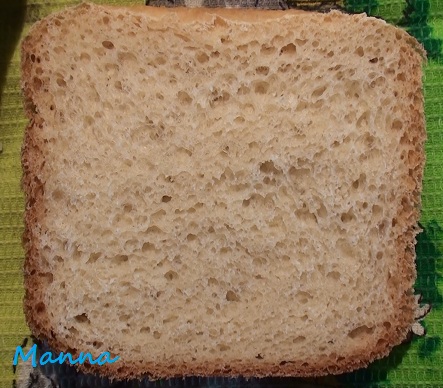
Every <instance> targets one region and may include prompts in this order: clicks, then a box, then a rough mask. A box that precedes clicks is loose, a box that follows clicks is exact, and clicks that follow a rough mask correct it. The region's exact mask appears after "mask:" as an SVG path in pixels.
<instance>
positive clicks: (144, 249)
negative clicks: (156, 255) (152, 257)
mask: <svg viewBox="0 0 443 388" xmlns="http://www.w3.org/2000/svg"><path fill="white" fill-rule="evenodd" d="M153 250H155V245H154V244H152V243H150V242H145V243H143V246H142V252H144V253H145V252H149V251H153Z"/></svg>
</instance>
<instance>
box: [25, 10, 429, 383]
mask: <svg viewBox="0 0 443 388" xmlns="http://www.w3.org/2000/svg"><path fill="white" fill-rule="evenodd" d="M79 7H96V6H91V5H88V4H83V5H81V6H79ZM103 8H106V9H109V10H112V9H113V7H103ZM131 10H132V12H140V13H147V14H149V15H150V16H151V17H152V16H153V15H154V16H155V17H158V18H159V19H161V18H173V19H175V20H176V19H178V20H179V21H181V22H191V21H194V20H198V21H199V22H201V21H208V22H209V21H212V20H213V19H214V17H220V18H222V19H224V20H226V21H228V22H232V21H235V22H239V23H241V22H263V21H268V20H274V19H278V18H281V17H286V16H287V15H290V14H295V13H301V12H304V11H296V10H290V11H263V10H237V9H236V10H233V9H210V10H206V9H187V8H174V9H173V10H170V9H162V8H155V7H132V8H131ZM328 17H329V18H331V19H332V20H334V19H337V20H340V19H341V18H343V17H344V15H342V14H341V13H339V12H332V13H330V14H329V15H328ZM348 17H349V16H348ZM353 17H355V18H364V15H355V16H353ZM51 20H52V19H51V17H49V18H47V19H45V20H43V21H40V22H39V23H37V24H36V25H35V26H34V27H33V28H32V30H31V32H30V34H29V35H28V37H27V38H26V39H25V40H24V41H23V44H22V75H23V77H22V79H23V83H22V86H23V91H24V98H25V110H26V114H27V116H28V117H29V119H30V124H29V125H28V127H27V128H26V132H25V137H24V144H23V148H22V166H23V172H24V175H23V180H22V186H23V190H24V192H25V197H26V212H25V216H24V221H25V232H24V237H23V241H24V246H25V254H26V260H25V265H24V275H25V290H26V294H25V300H24V311H25V315H26V320H27V322H28V325H29V326H30V328H31V330H32V332H33V333H34V335H36V336H37V337H38V338H41V339H45V340H47V342H48V344H49V345H50V346H51V347H52V348H53V349H54V350H55V351H63V352H68V351H69V352H71V353H72V354H74V355H76V354H78V353H79V352H80V351H84V350H83V349H73V348H72V344H70V343H69V341H68V340H67V339H66V338H60V337H59V336H57V335H56V334H55V333H54V330H53V329H54V322H53V320H52V319H51V317H50V315H49V313H48V312H47V311H46V309H45V302H44V300H45V287H46V286H47V282H48V279H49V278H50V277H51V276H52V275H51V271H50V266H49V264H48V263H47V262H45V261H44V260H43V259H42V255H41V252H40V251H39V246H40V245H41V244H39V236H40V235H41V230H40V227H41V222H42V220H44V218H45V203H44V198H43V193H44V181H42V168H43V166H44V163H45V160H44V153H43V149H44V144H43V143H42V140H41V138H40V137H39V136H38V131H39V130H41V129H42V128H43V126H44V125H45V122H44V119H43V118H42V117H41V116H40V115H39V113H38V107H37V108H36V107H35V105H34V102H35V94H36V93H37V92H38V91H36V90H34V88H33V86H32V79H31V67H32V66H33V65H34V62H33V58H32V53H33V52H35V50H38V45H39V41H40V39H41V37H42V36H43V34H44V33H45V29H46V28H48V26H49V24H50V21H51ZM380 23H383V22H380ZM398 33H400V34H404V36H405V38H406V39H407V40H408V41H409V43H410V45H411V47H412V50H411V52H409V53H403V54H404V56H405V58H404V59H405V60H407V61H408V63H409V64H410V65H409V66H410V67H409V70H410V71H409V74H410V76H411V77H412V78H411V79H410V85H412V88H411V89H412V90H411V89H408V90H404V91H402V95H401V96H399V98H403V99H404V100H405V101H406V102H405V103H408V109H405V115H406V116H407V119H406V120H407V121H408V122H409V132H408V138H407V139H405V142H407V144H409V149H410V151H409V153H408V154H407V155H406V156H405V159H404V163H405V164H406V165H407V166H408V169H409V175H408V176H405V177H404V187H403V188H401V190H402V193H403V194H402V195H401V196H399V201H398V204H397V206H398V211H397V222H398V224H399V225H400V226H401V230H402V233H401V234H399V235H398V237H397V243H396V246H397V249H396V250H397V255H398V268H397V269H394V270H393V271H392V276H391V277H390V278H389V279H388V284H389V287H390V291H391V299H392V302H393V305H394V306H396V308H395V311H397V314H396V315H395V316H393V317H392V320H391V322H392V323H393V324H392V325H391V326H390V327H383V328H382V329H381V333H382V335H381V336H380V338H379V339H378V340H377V341H376V342H375V343H372V344H370V346H365V351H364V352H362V351H361V350H358V352H356V353H355V354H354V355H352V356H350V357H347V358H346V359H345V358H343V357H337V358H336V360H335V362H334V363H333V364H331V363H330V360H329V359H328V360H326V361H327V363H324V362H323V360H307V361H309V364H306V365H305V364H304V363H302V364H300V363H294V362H292V361H291V360H282V361H281V362H280V363H274V362H268V361H267V360H259V359H257V362H256V363H251V364H249V363H235V364H226V363H225V362H224V361H223V359H220V360H219V362H217V363H204V364H200V363H195V364H189V363H188V364H186V365H177V364H174V365H169V364H165V363H161V362H160V363H153V362H145V363H141V364H139V365H128V364H120V363H119V362H117V363H115V364H111V365H110V364H105V365H103V366H91V365H88V364H84V365H82V366H81V367H80V370H82V371H85V372H95V373H98V374H100V375H104V376H109V377H112V378H117V379H124V378H134V377H137V378H141V377H149V378H168V377H177V376H185V375H195V376H230V377H235V376H239V375H242V376H245V377H252V376H256V377H265V376H300V377H307V376H321V375H326V374H339V373H344V372H349V371H352V370H355V369H357V368H361V367H365V366H367V365H368V364H369V363H370V362H372V361H373V360H375V359H378V358H381V357H384V356H386V355H388V354H389V352H390V351H391V350H392V348H393V347H394V346H396V345H398V344H400V343H401V342H402V341H404V340H405V338H406V337H407V334H408V332H409V331H410V329H411V323H412V322H413V321H414V312H415V309H416V302H415V299H414V295H413V292H412V287H413V283H414V281H415V277H416V272H415V265H414V262H415V252H414V247H415V243H416V238H415V237H416V235H417V233H418V232H419V228H418V226H417V223H418V220H419V215H420V213H419V208H420V205H421V202H420V193H421V189H422V176H423V169H424V163H425V156H424V152H423V144H424V142H425V139H426V133H425V122H424V117H423V110H424V109H423V98H422V97H421V98H417V96H421V88H422V81H421V77H420V68H421V61H422V57H423V56H424V51H423V49H422V47H421V46H420V44H419V43H418V42H417V41H415V39H414V38H412V37H410V36H409V35H407V34H406V32H404V31H400V30H399V32H398Z"/></svg>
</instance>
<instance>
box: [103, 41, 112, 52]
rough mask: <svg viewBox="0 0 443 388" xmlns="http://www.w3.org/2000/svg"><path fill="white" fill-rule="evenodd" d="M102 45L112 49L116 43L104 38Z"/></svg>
mask: <svg viewBox="0 0 443 388" xmlns="http://www.w3.org/2000/svg"><path fill="white" fill-rule="evenodd" d="M102 46H103V47H104V48H106V49H108V50H111V49H113V48H114V43H112V42H111V41H110V40H104V41H103V42H102Z"/></svg>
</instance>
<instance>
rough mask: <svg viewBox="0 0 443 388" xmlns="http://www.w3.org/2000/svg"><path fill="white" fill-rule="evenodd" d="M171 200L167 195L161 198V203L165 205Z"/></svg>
mask: <svg viewBox="0 0 443 388" xmlns="http://www.w3.org/2000/svg"><path fill="white" fill-rule="evenodd" d="M171 199H172V197H170V196H169V195H164V196H163V197H162V202H165V203H167V202H169V201H170V200H171Z"/></svg>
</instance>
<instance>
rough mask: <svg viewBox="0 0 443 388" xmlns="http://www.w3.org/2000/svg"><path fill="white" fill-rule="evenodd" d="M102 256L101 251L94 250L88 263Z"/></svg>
mask: <svg viewBox="0 0 443 388" xmlns="http://www.w3.org/2000/svg"><path fill="white" fill-rule="evenodd" d="M100 257H101V253H98V252H93V253H91V254H90V255H89V258H88V261H87V263H95V262H96V261H97V260H98V259H99V258H100Z"/></svg>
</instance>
